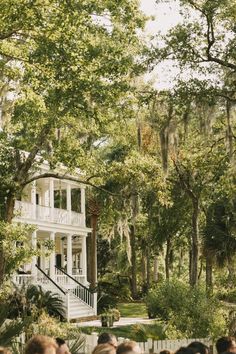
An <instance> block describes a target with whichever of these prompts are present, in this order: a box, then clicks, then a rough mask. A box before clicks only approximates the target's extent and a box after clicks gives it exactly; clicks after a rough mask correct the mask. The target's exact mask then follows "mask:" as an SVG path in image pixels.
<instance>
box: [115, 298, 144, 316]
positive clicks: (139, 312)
mask: <svg viewBox="0 0 236 354" xmlns="http://www.w3.org/2000/svg"><path fill="white" fill-rule="evenodd" d="M118 310H119V311H120V314H121V317H138V318H147V309H146V305H145V304H144V303H143V302H129V303H120V304H118Z"/></svg>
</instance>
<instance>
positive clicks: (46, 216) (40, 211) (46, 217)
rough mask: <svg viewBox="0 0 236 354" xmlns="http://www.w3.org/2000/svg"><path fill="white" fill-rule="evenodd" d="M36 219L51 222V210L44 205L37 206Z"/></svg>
mask: <svg viewBox="0 0 236 354" xmlns="http://www.w3.org/2000/svg"><path fill="white" fill-rule="evenodd" d="M36 218H37V219H38V220H43V221H50V219H51V215H50V208H49V207H46V206H43V205H36Z"/></svg>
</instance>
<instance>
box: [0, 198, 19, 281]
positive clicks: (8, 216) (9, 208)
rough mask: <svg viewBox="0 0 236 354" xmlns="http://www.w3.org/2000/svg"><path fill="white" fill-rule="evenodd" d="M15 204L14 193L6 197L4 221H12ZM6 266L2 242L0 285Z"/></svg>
mask: <svg viewBox="0 0 236 354" xmlns="http://www.w3.org/2000/svg"><path fill="white" fill-rule="evenodd" d="M14 206H15V197H14V195H13V194H9V195H8V196H7V199H6V210H5V213H4V217H3V219H4V221H5V222H7V223H10V224H11V223H12V219H13V217H14ZM5 268H6V259H5V252H4V247H3V245H2V243H0V287H1V286H2V284H3V282H4V279H5Z"/></svg>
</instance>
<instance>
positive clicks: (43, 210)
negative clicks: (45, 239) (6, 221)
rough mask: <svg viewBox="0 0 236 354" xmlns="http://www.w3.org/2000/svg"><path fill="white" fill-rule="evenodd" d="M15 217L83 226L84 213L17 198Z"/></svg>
mask: <svg viewBox="0 0 236 354" xmlns="http://www.w3.org/2000/svg"><path fill="white" fill-rule="evenodd" d="M15 211H16V214H17V215H16V218H17V219H19V220H20V219H27V220H29V221H36V222H37V221H46V222H51V223H57V224H64V225H73V226H82V227H85V215H84V214H81V213H76V212H74V211H68V210H64V209H58V208H51V207H48V206H42V205H36V206H35V207H34V204H32V203H29V202H23V201H19V200H17V201H16V203H15Z"/></svg>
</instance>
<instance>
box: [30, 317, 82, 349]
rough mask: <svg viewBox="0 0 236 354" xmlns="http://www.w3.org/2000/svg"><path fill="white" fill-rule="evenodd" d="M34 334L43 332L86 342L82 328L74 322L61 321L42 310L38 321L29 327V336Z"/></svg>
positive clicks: (51, 335)
mask: <svg viewBox="0 0 236 354" xmlns="http://www.w3.org/2000/svg"><path fill="white" fill-rule="evenodd" d="M34 334H42V335H46V336H50V337H54V338H55V337H61V338H64V339H66V340H70V339H72V340H76V339H79V340H80V342H81V343H82V342H84V340H83V336H81V333H80V330H79V329H78V328H77V327H76V326H74V325H73V324H70V323H66V322H60V321H59V320H58V319H56V318H54V317H51V316H49V315H48V314H47V313H45V312H42V313H41V315H40V316H39V317H38V319H37V321H35V322H34V323H32V324H31V325H30V326H29V327H28V328H27V336H28V337H29V338H30V337H31V336H32V335H34Z"/></svg>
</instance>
